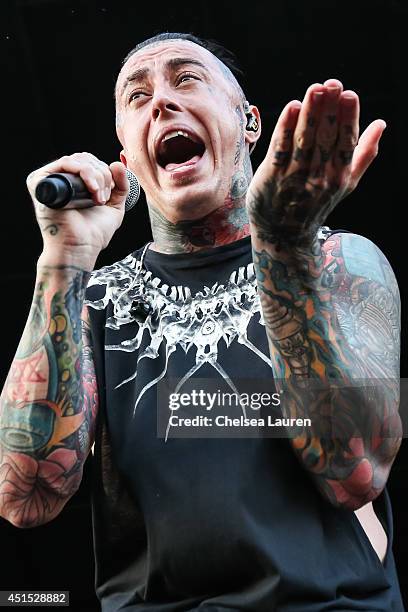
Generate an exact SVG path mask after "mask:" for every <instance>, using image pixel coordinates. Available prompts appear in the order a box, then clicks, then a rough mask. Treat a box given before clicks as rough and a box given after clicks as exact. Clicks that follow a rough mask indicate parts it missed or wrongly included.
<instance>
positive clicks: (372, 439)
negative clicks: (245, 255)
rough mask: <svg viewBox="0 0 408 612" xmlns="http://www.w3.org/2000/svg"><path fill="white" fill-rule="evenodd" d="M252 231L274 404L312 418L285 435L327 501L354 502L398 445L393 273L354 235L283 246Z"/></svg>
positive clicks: (384, 471) (385, 468)
mask: <svg viewBox="0 0 408 612" xmlns="http://www.w3.org/2000/svg"><path fill="white" fill-rule="evenodd" d="M259 238H260V237H259V236H255V238H254V243H256V248H255V249H254V263H255V268H256V271H257V279H258V286H259V289H260V298H261V304H262V311H263V316H264V320H265V326H266V331H267V335H268V341H269V346H270V352H271V358H272V362H273V370H274V376H275V377H276V379H277V380H279V381H280V382H279V384H280V385H281V387H282V390H284V392H285V393H284V396H283V397H284V398H285V399H284V401H283V402H282V409H283V410H284V411H285V412H286V414H285V416H290V417H295V418H298V417H301V418H310V419H311V422H312V427H311V428H310V427H305V428H299V429H297V430H295V432H292V433H291V434H290V435H292V436H293V437H292V438H291V443H292V445H293V447H294V449H295V451H296V453H297V455H298V457H299V458H300V460H301V462H302V464H303V465H304V466H305V467H306V468H307V469H308V470H309V471H310V472H311V473H312V475H313V476H314V478H315V480H316V481H317V484H318V486H319V488H320V489H321V490H322V491H323V493H324V494H325V496H326V497H328V498H329V500H330V501H331V502H332V503H334V504H335V505H340V506H342V505H344V506H346V507H349V508H357V507H360V506H361V505H363V504H364V503H367V502H369V501H371V500H372V499H374V498H375V497H376V495H377V494H378V493H379V492H380V491H381V490H382V488H383V487H384V485H385V482H386V479H387V476H388V473H389V469H390V467H391V464H392V462H393V459H394V458H395V455H396V452H397V450H398V448H399V444H400V439H399V436H400V433H401V425H400V419H399V416H398V395H399V384H398V381H399V366H398V363H399V333H400V314H399V294H398V288H397V285H396V282H395V278H394V275H393V273H392V270H391V268H390V266H389V264H388V262H387V260H386V259H385V257H384V256H383V255H382V253H381V252H380V251H379V250H378V249H377V248H376V247H375V246H374V245H373V244H372V243H371V242H370V241H368V240H366V239H364V238H361V237H358V236H353V235H348V234H343V235H341V234H335V235H333V236H332V237H330V238H329V239H328V240H327V241H326V242H325V243H324V245H323V248H322V247H321V246H320V243H319V241H318V240H317V239H316V240H315V241H314V242H313V243H312V245H311V246H308V247H292V249H291V250H290V255H289V251H283V250H282V249H281V250H278V249H276V248H272V247H271V245H270V244H269V243H268V242H261V241H260V239H259ZM259 247H260V248H259ZM262 247H263V248H262ZM356 379H359V380H360V381H361V380H364V381H367V382H369V381H371V382H372V383H373V384H372V386H368V387H366V386H361V385H360V387H359V385H355V386H353V380H354V381H355V382H356ZM375 380H377V381H378V384H375V382H374V381H375ZM308 381H312V382H318V383H319V385H315V384H308ZM329 381H338V383H340V384H339V387H338V388H337V390H336V391H333V390H331V389H330V387H329ZM320 383H322V384H320Z"/></svg>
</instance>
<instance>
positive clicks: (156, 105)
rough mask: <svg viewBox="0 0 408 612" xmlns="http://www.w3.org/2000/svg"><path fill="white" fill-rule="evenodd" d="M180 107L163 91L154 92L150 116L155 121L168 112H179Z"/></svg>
mask: <svg viewBox="0 0 408 612" xmlns="http://www.w3.org/2000/svg"><path fill="white" fill-rule="evenodd" d="M181 110H182V109H181V107H180V106H179V105H178V104H177V102H176V101H175V100H174V99H173V98H170V96H169V95H168V93H166V92H165V91H158V92H156V94H155V96H154V98H153V104H152V118H153V119H154V120H155V121H156V120H157V119H158V118H159V117H160V116H162V117H163V116H165V115H166V114H168V113H172V112H173V113H175V112H176V113H177V112H181Z"/></svg>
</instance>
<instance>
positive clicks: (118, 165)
mask: <svg viewBox="0 0 408 612" xmlns="http://www.w3.org/2000/svg"><path fill="white" fill-rule="evenodd" d="M109 168H110V172H111V173H112V177H113V185H114V187H113V189H112V193H111V196H110V200H109V206H122V205H124V204H125V201H126V197H127V194H128V192H129V179H128V177H127V174H126V167H125V166H124V164H122V162H119V161H116V162H113V163H112V164H110V166H109Z"/></svg>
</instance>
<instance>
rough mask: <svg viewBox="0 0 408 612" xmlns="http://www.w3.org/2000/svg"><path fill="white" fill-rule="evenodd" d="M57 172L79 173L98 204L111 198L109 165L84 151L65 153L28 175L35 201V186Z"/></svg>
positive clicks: (111, 184) (111, 183) (28, 182)
mask: <svg viewBox="0 0 408 612" xmlns="http://www.w3.org/2000/svg"><path fill="white" fill-rule="evenodd" d="M56 172H66V173H72V174H77V175H79V176H80V177H81V178H82V180H83V181H84V184H85V186H86V188H87V190H88V191H89V192H90V194H91V197H92V200H93V202H94V203H95V204H96V205H102V204H105V203H106V202H107V201H108V200H109V198H110V193H111V187H112V186H113V181H112V174H111V171H110V169H109V166H108V165H107V164H105V162H103V161H101V160H99V159H98V158H97V157H95V156H94V155H92V153H85V152H84V153H74V154H73V155H65V156H63V157H61V158H60V159H58V160H56V161H54V162H51V163H50V164H47V165H45V166H43V167H42V168H40V169H39V170H36V171H35V172H32V173H31V174H30V175H29V176H28V177H27V187H28V190H29V192H30V194H31V196H32V198H33V200H34V201H36V200H35V195H34V194H35V188H36V186H37V184H38V183H39V181H40V180H41V179H43V178H45V177H46V176H48V175H49V174H53V173H56Z"/></svg>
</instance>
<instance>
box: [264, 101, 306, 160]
mask: <svg viewBox="0 0 408 612" xmlns="http://www.w3.org/2000/svg"><path fill="white" fill-rule="evenodd" d="M301 106H302V103H301V102H299V100H292V102H289V103H288V104H287V105H286V106H285V108H284V109H283V111H282V112H281V114H280V117H279V119H278V121H277V123H276V126H275V129H274V131H273V134H272V138H271V142H270V145H269V149H268V154H267V159H268V162H269V163H271V164H272V165H273V166H275V167H276V168H286V166H287V165H288V163H289V161H290V159H291V156H292V149H293V145H292V141H293V133H294V130H295V127H296V123H297V120H298V116H299V111H300V108H301Z"/></svg>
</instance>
